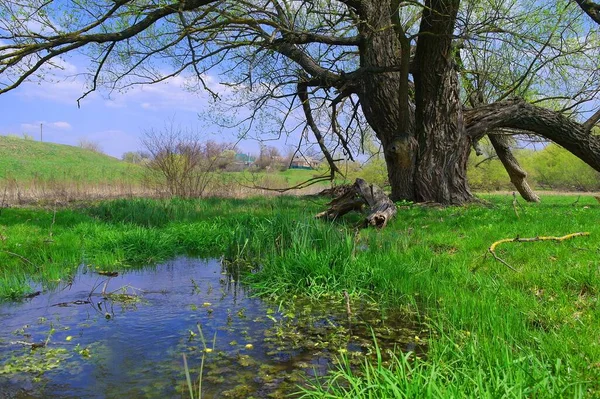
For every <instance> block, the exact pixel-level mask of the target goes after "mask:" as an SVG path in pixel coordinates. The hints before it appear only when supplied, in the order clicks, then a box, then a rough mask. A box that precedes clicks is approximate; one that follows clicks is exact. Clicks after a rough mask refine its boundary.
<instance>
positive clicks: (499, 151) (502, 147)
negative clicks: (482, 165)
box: [488, 134, 540, 202]
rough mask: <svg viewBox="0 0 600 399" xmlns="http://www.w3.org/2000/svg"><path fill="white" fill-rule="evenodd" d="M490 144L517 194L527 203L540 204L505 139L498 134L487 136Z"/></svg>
mask: <svg viewBox="0 0 600 399" xmlns="http://www.w3.org/2000/svg"><path fill="white" fill-rule="evenodd" d="M488 137H489V138H490V142H491V143H492V146H493V147H494V150H495V151H496V155H498V158H499V159H500V162H502V165H504V169H506V172H507V173H508V176H509V177H510V181H511V183H512V184H513V185H514V186H515V188H516V189H517V191H518V192H519V194H521V196H522V197H523V198H524V199H525V200H526V201H529V202H540V197H538V196H537V195H536V194H535V193H534V192H533V190H532V189H531V187H529V184H528V183H527V172H525V170H523V168H522V167H521V165H519V161H517V158H515V156H514V155H513V153H512V151H511V150H510V146H509V145H508V143H507V142H506V138H505V137H503V136H501V135H498V134H489V135H488Z"/></svg>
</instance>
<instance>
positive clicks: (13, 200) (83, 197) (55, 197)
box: [0, 179, 323, 207]
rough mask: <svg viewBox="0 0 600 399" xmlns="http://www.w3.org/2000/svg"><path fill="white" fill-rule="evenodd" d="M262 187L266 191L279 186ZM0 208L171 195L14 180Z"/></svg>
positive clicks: (222, 187)
mask: <svg viewBox="0 0 600 399" xmlns="http://www.w3.org/2000/svg"><path fill="white" fill-rule="evenodd" d="M265 183H266V184H264V186H265V187H269V188H280V185H277V184H274V185H272V184H270V183H271V182H269V181H267V182H265ZM322 189H323V186H322V185H314V186H310V187H307V188H305V189H301V190H290V191H287V192H285V193H284V194H285V195H307V194H315V193H317V192H319V191H321V190H322ZM276 195H281V194H280V193H279V192H277V191H271V190H266V189H256V188H251V187H245V186H242V185H240V184H237V183H233V182H232V183H228V184H220V183H218V182H215V183H213V184H211V185H210V186H209V187H207V189H206V191H205V193H204V194H203V197H224V198H247V197H252V196H276ZM0 196H1V198H0V204H1V207H6V206H15V205H29V204H45V203H52V204H65V205H66V204H69V203H72V202H76V201H93V200H104V199H116V198H168V197H170V196H171V195H170V194H169V193H168V192H167V191H166V190H164V189H160V188H157V187H155V186H153V185H148V184H139V183H138V184H136V183H130V182H108V183H90V182H71V181H39V180H38V181H33V182H26V183H19V182H17V181H16V180H14V179H5V180H3V181H0Z"/></svg>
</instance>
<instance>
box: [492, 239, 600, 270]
mask: <svg viewBox="0 0 600 399" xmlns="http://www.w3.org/2000/svg"><path fill="white" fill-rule="evenodd" d="M589 235H590V233H588V232H582V233H571V234H567V235H566V236H562V237H552V236H548V237H544V236H542V237H532V238H521V237H518V236H517V237H515V238H504V239H502V240H498V241H496V242H494V243H493V244H492V245H490V247H489V248H488V252H489V253H490V254H492V256H493V257H494V259H496V260H497V261H498V262H500V263H502V264H503V265H504V266H506V267H508V268H509V269H511V270H513V271H515V272H517V271H518V270H517V269H515V268H514V267H512V266H511V265H510V264H508V262H506V261H505V260H504V259H502V258H500V257H499V256H498V255H497V254H496V247H497V246H498V245H500V244H502V243H505V242H534V241H564V240H568V239H570V238H573V237H579V236H589Z"/></svg>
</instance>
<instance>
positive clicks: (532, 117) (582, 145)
mask: <svg viewBox="0 0 600 399" xmlns="http://www.w3.org/2000/svg"><path fill="white" fill-rule="evenodd" d="M464 116H465V127H466V130H467V134H469V135H470V136H471V138H472V139H475V140H477V139H479V138H481V137H482V136H483V135H484V134H486V133H487V132H488V131H490V130H493V129H498V128H510V129H519V130H526V131H529V132H533V133H535V134H538V135H540V136H542V137H545V138H546V139H548V140H551V141H553V142H555V143H556V144H559V145H561V146H562V147H564V148H566V149H567V150H568V151H570V152H571V153H573V154H574V155H575V156H577V157H579V158H580V159H581V160H582V161H584V162H585V163H587V164H588V165H590V166H591V167H592V168H594V169H595V170H597V171H600V136H594V135H591V134H589V133H588V132H587V131H586V128H585V125H583V124H581V123H577V122H575V121H573V120H571V119H570V118H568V117H566V116H565V115H563V114H561V113H560V112H556V111H551V110H549V109H546V108H542V107H537V106H535V105H531V104H529V103H527V102H525V101H524V100H522V99H513V100H506V101H501V102H496V103H493V104H489V105H484V106H481V107H478V108H474V109H469V110H465V112H464Z"/></svg>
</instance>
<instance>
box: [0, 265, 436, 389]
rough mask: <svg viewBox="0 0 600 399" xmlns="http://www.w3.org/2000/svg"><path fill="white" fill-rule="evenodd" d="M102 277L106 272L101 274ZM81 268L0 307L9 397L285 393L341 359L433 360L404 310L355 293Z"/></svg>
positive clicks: (159, 269) (1, 365)
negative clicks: (316, 293)
mask: <svg viewBox="0 0 600 399" xmlns="http://www.w3.org/2000/svg"><path fill="white" fill-rule="evenodd" d="M101 273H102V272H101ZM106 274H107V273H103V274H100V273H99V271H98V270H95V271H94V270H90V269H88V268H86V267H82V268H81V271H80V273H78V274H77V275H76V276H74V278H73V279H72V280H71V281H69V282H66V283H62V284H57V285H56V287H54V288H53V289H48V290H46V291H45V292H43V293H41V294H39V295H37V296H34V297H32V298H29V299H25V300H23V301H22V302H13V303H5V304H2V305H0V320H1V327H0V397H3V398H4V397H7V398H48V397H52V398H73V397H86V398H109V397H124V398H138V397H139V398H152V397H156V398H164V397H189V393H188V385H187V383H186V375H185V368H184V362H183V355H184V354H185V356H186V359H187V364H188V369H189V372H190V376H191V380H192V383H193V384H194V386H195V387H196V389H197V384H198V381H199V376H200V368H201V365H202V367H203V371H202V378H201V381H202V397H203V398H213V397H231V398H238V397H239V398H247V397H267V396H268V397H283V396H285V395H286V394H289V393H290V392H294V391H297V389H298V388H297V387H298V385H299V384H302V382H303V381H304V380H305V379H306V378H307V377H311V376H314V375H315V374H318V375H323V374H325V373H326V372H327V370H328V369H329V368H331V367H332V366H334V362H335V360H336V356H338V355H339V354H341V353H343V354H345V355H347V356H348V357H349V358H351V359H355V360H356V362H360V361H362V359H363V358H364V356H369V355H370V354H371V353H372V352H373V335H375V337H376V339H377V342H378V345H379V346H380V347H381V348H385V349H393V350H403V351H408V350H411V351H414V352H416V353H423V352H424V351H425V349H426V348H425V344H424V343H423V341H422V340H420V339H419V338H418V336H419V335H421V336H423V335H424V333H423V331H421V330H420V329H419V326H417V325H416V324H414V323H413V322H411V320H410V318H409V317H407V316H406V315H402V314H393V313H390V312H386V313H382V311H381V310H380V309H379V308H378V307H377V304H375V303H371V302H369V301H362V300H361V301H359V300H357V299H353V298H350V297H347V296H341V295H340V296H338V297H323V298H321V299H319V300H312V301H311V300H308V299H302V298H297V297H294V298H288V299H286V300H281V299H280V300H279V301H278V302H277V303H273V302H269V301H265V300H261V299H259V298H256V297H252V296H251V293H250V292H248V290H247V289H246V288H245V287H244V286H243V285H241V284H240V283H239V281H238V278H239V266H236V265H234V264H230V263H226V262H221V261H219V260H198V259H192V258H183V257H182V258H178V259H175V260H173V261H170V262H167V263H165V264H161V265H157V266H153V267H146V268H144V269H141V270H136V271H128V272H126V273H123V274H119V275H116V276H115V275H114V274H111V273H108V274H109V275H106Z"/></svg>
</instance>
